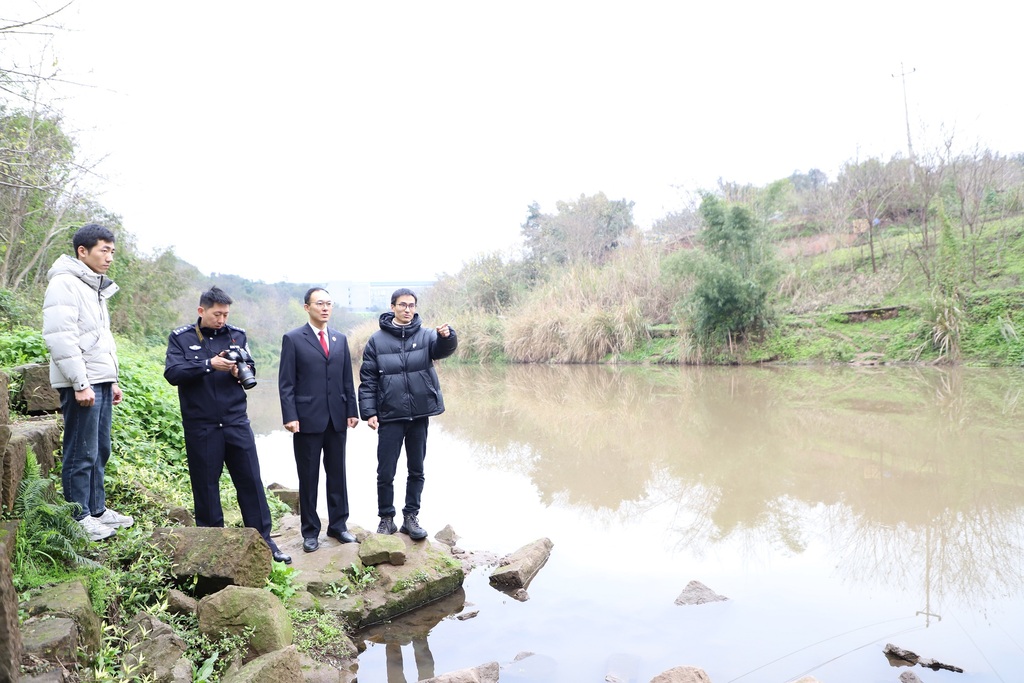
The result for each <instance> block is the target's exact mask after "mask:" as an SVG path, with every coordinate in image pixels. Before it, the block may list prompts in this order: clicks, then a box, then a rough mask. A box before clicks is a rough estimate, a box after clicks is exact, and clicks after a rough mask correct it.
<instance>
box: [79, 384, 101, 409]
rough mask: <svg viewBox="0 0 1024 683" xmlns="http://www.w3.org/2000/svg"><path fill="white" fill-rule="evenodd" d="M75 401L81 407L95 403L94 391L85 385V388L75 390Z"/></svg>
mask: <svg viewBox="0 0 1024 683" xmlns="http://www.w3.org/2000/svg"><path fill="white" fill-rule="evenodd" d="M75 403H77V404H78V405H80V406H82V407H83V408H88V407H90V406H93V405H96V392H95V391H93V390H92V387H86V388H85V389H81V390H79V391H76V392H75Z"/></svg>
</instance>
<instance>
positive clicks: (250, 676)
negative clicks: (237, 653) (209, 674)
mask: <svg viewBox="0 0 1024 683" xmlns="http://www.w3.org/2000/svg"><path fill="white" fill-rule="evenodd" d="M221 680H222V681H223V683H280V682H281V681H302V680H303V677H302V666H301V663H300V660H299V651H298V650H297V649H295V646H294V645H290V646H288V647H285V648H282V649H280V650H275V651H273V652H269V653H267V654H264V655H261V656H259V657H257V658H256V659H254V660H252V661H251V662H249V663H248V664H246V665H245V666H243V667H242V668H241V669H238V670H237V671H235V672H232V673H230V674H228V675H227V676H224V678H223V679H221Z"/></svg>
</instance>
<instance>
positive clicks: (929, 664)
mask: <svg viewBox="0 0 1024 683" xmlns="http://www.w3.org/2000/svg"><path fill="white" fill-rule="evenodd" d="M917 663H918V665H919V666H923V667H924V668H926V669H931V670H932V671H938V670H939V669H945V670H946V671H952V672H954V673H958V674H962V673H963V672H964V670H963V669H961V668H960V667H958V666H953V665H952V664H943V663H942V662H940V661H937V660H934V659H924V658H921V659H919V660H917Z"/></svg>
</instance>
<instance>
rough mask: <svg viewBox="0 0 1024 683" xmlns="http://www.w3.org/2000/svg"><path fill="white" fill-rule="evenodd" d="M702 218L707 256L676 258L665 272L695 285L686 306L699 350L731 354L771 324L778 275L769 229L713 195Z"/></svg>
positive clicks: (702, 208)
mask: <svg viewBox="0 0 1024 683" xmlns="http://www.w3.org/2000/svg"><path fill="white" fill-rule="evenodd" d="M700 213H701V217H702V218H703V220H704V230H703V232H702V233H701V244H702V245H703V247H704V250H703V252H700V251H689V250H683V251H679V252H676V253H675V254H673V255H672V256H670V257H668V258H667V259H666V260H665V263H664V266H663V267H664V271H665V272H666V274H668V275H669V276H670V277H672V278H674V279H676V280H677V281H683V280H686V279H690V280H692V290H691V291H690V293H689V295H688V296H687V297H686V298H685V299H684V301H683V304H684V308H685V310H686V313H687V315H688V316H689V321H688V322H689V325H690V330H691V333H692V334H693V336H694V338H695V339H696V341H697V342H698V344H700V345H701V346H702V347H704V348H711V347H713V346H717V345H728V346H729V348H730V350H731V349H732V348H733V345H734V344H735V342H737V341H740V340H742V339H743V338H745V337H747V336H749V335H750V334H751V333H754V332H756V331H759V330H762V329H763V328H764V327H765V326H766V325H767V324H768V323H769V321H770V320H771V317H772V310H771V302H770V294H771V291H772V287H773V286H774V284H775V281H776V280H777V278H778V269H777V268H776V265H775V257H774V254H773V253H772V252H771V251H770V245H769V243H768V240H767V237H766V234H765V231H764V229H763V228H762V227H761V226H759V225H758V223H757V221H755V220H754V218H753V216H752V215H751V213H750V211H749V210H748V209H747V208H745V207H741V206H732V207H731V208H730V207H727V206H726V204H725V203H723V202H722V201H721V200H719V199H718V198H717V197H715V196H714V195H710V194H708V195H705V196H704V200H703V201H702V202H701V206H700Z"/></svg>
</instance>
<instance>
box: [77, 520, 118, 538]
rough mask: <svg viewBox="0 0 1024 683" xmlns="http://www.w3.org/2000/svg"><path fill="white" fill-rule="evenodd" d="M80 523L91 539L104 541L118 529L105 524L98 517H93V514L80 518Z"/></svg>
mask: <svg viewBox="0 0 1024 683" xmlns="http://www.w3.org/2000/svg"><path fill="white" fill-rule="evenodd" d="M78 523H79V524H81V525H82V528H83V529H85V533H86V534H88V536H89V540H90V541H102V540H103V539H104V538H110V537H111V536H113V535H114V534H116V533H117V529H115V528H114V527H112V526H107V525H106V524H103V523H102V522H100V520H99V518H98V517H93V516H92V515H86V516H85V517H83V518H82V519H80V520H78Z"/></svg>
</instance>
